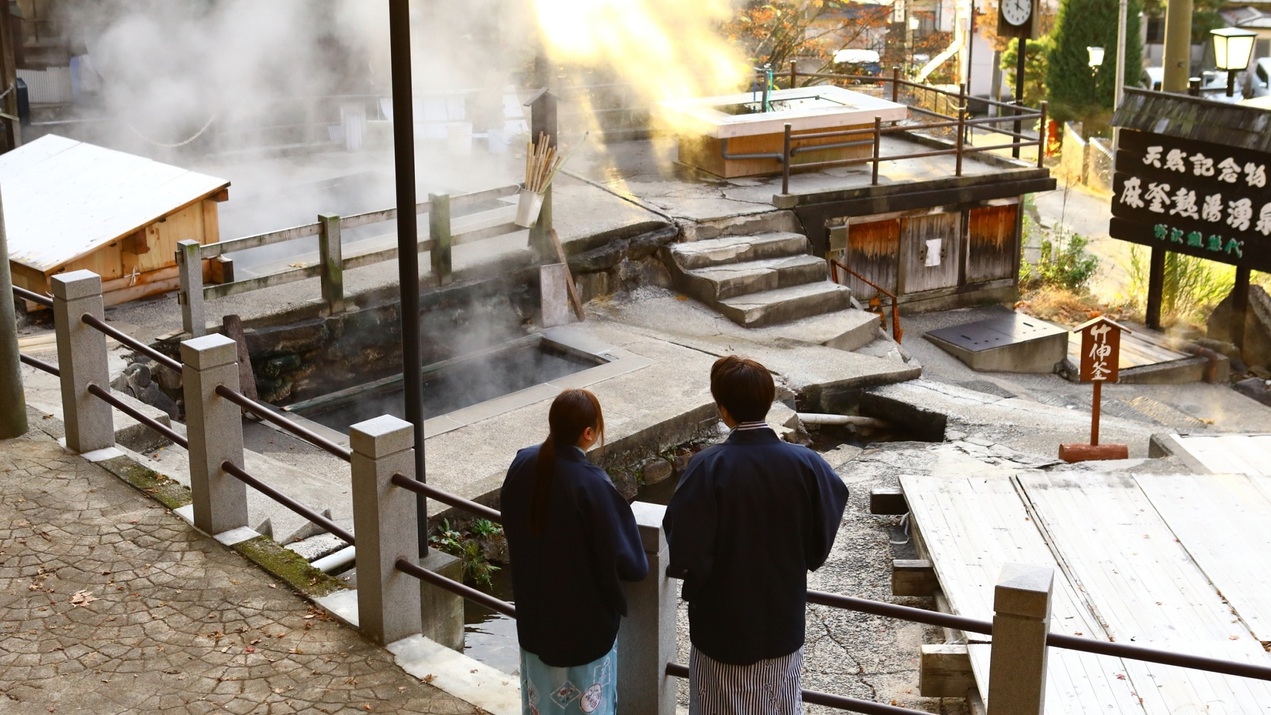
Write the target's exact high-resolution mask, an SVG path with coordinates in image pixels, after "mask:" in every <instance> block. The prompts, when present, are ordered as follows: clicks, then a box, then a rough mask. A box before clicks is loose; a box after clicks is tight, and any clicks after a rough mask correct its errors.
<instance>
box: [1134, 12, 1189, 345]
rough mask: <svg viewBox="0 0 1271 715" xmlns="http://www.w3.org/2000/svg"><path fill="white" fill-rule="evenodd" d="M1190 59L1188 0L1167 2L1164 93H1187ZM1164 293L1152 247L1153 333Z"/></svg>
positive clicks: (1157, 251)
mask: <svg viewBox="0 0 1271 715" xmlns="http://www.w3.org/2000/svg"><path fill="white" fill-rule="evenodd" d="M1191 59H1192V0H1169V2H1168V4H1167V5H1166V6H1165V58H1164V60H1163V64H1164V67H1163V69H1164V70H1165V73H1164V74H1165V76H1164V77H1163V78H1162V80H1161V90H1162V91H1164V92H1176V93H1179V94H1186V93H1187V80H1188V75H1190V74H1191ZM1164 291H1165V249H1164V248H1161V247H1158V246H1152V254H1151V256H1150V258H1149V260H1148V273H1147V310H1146V311H1145V312H1146V313H1147V315H1145V316H1144V317H1145V322H1146V323H1147V327H1149V328H1151V329H1153V330H1160V329H1161V302H1162V301H1161V297H1162V293H1164Z"/></svg>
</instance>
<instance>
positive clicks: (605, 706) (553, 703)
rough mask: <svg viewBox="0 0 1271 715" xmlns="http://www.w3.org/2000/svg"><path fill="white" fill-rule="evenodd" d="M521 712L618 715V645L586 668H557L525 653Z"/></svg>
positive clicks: (532, 713)
mask: <svg viewBox="0 0 1271 715" xmlns="http://www.w3.org/2000/svg"><path fill="white" fill-rule="evenodd" d="M521 712H522V713H524V715H559V714H560V713H570V715H575V714H576V713H587V714H588V715H614V714H615V713H617V712H618V644H617V642H615V643H614V644H613V647H612V648H610V649H609V652H608V653H606V654H604V655H603V656H601V657H599V658H597V659H596V660H593V661H591V662H590V663H586V664H584V665H576V666H573V667H570V668H557V667H555V666H551V665H548V664H546V663H544V662H543V661H541V660H539V658H538V656H537V655H534V654H533V653H531V652H529V651H527V650H525V649H524V648H522V649H521Z"/></svg>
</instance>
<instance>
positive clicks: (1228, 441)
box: [1175, 434, 1271, 488]
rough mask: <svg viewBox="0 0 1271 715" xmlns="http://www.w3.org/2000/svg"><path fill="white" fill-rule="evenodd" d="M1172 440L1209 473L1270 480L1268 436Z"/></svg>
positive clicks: (1270, 452) (1222, 435) (1241, 435)
mask: <svg viewBox="0 0 1271 715" xmlns="http://www.w3.org/2000/svg"><path fill="white" fill-rule="evenodd" d="M1175 440H1176V441H1177V442H1178V444H1179V445H1181V446H1182V447H1183V449H1185V450H1187V454H1188V455H1189V456H1191V457H1192V458H1193V459H1194V460H1195V461H1196V462H1197V463H1199V465H1200V466H1201V467H1202V468H1204V469H1208V470H1209V471H1210V472H1211V473H1214V474H1255V475H1261V476H1264V477H1271V435H1266V434H1259V435H1243V434H1213V435H1176V436H1175ZM1258 484H1259V486H1260V488H1261V484H1262V482H1261V481H1259V482H1258Z"/></svg>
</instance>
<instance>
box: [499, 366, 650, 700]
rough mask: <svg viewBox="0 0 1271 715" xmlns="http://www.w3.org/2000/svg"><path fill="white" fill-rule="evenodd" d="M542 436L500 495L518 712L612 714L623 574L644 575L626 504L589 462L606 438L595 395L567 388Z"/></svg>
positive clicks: (516, 463) (522, 454)
mask: <svg viewBox="0 0 1271 715" xmlns="http://www.w3.org/2000/svg"><path fill="white" fill-rule="evenodd" d="M547 422H548V430H549V433H548V435H547V439H546V440H544V441H543V443H542V444H541V445H537V446H534V447H526V448H525V449H522V450H521V451H519V452H517V454H516V459H514V460H513V461H512V466H511V467H509V468H508V474H507V478H506V479H505V480H504V482H503V490H502V492H501V493H500V499H501V507H502V510H503V530H504V533H505V534H507V540H508V549H509V551H510V556H511V560H512V593H513V597H514V598H515V600H516V632H517V638H518V640H519V641H520V644H521V710H522V712H523V713H527V714H529V713H533V714H534V715H549V714H554V713H591V714H593V715H608V714H611V713H615V712H617V687H618V662H617V660H618V656H617V648H616V645H615V644H616V642H617V636H618V619H619V618H620V617H622V616H625V615H626V613H627V603H626V600H625V599H624V598H623V595H622V588H621V586H620V584H619V581H639V580H641V579H643V578H644V577H645V575H646V574H647V573H648V570H649V566H648V561H647V560H646V559H645V556H644V549H643V547H642V546H641V543H640V533H639V531H638V530H637V529H636V523H635V517H634V516H633V515H632V514H631V507H630V506H629V505H628V504H627V502H626V500H625V499H623V497H622V495H621V494H619V493H618V490H617V489H615V488H614V486H613V483H612V482H611V481H610V480H609V475H607V474H605V471H604V470H603V469H601V468H600V467H597V466H596V465H594V464H592V463H591V462H590V461H588V460H587V455H586V450H587V449H588V448H590V447H591V446H592V445H593V444H595V443H596V442H600V443H601V444H603V443H604V434H605V420H604V416H603V415H602V414H601V412H600V402H599V401H598V400H597V399H596V396H595V395H593V394H592V393H590V392H588V391H587V390H566V391H564V392H562V393H561V394H560V395H559V396H557V398H556V399H555V400H554V401H553V402H552V407H551V409H550V411H549V412H548V415H547Z"/></svg>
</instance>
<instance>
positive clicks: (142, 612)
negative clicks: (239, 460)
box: [0, 415, 484, 715]
mask: <svg viewBox="0 0 1271 715" xmlns="http://www.w3.org/2000/svg"><path fill="white" fill-rule="evenodd" d="M39 421H40V419H39V416H38V415H33V417H32V427H33V428H32V430H31V432H30V433H29V434H27V435H26V436H23V437H20V438H17V439H10V440H0V712H5V713H53V712H57V713H81V712H85V713H124V712H127V713H157V712H164V713H207V712H213V711H228V712H231V713H271V714H272V713H297V712H322V713H336V712H368V711H369V712H380V713H407V712H409V713H436V714H438V715H442V714H444V715H459V714H460V713H463V714H465V715H467V714H470V713H481V712H484V711H482V710H481V709H479V708H476V707H474V706H472V705H470V704H468V703H466V702H464V701H462V700H459V699H457V698H454V697H452V696H450V695H448V694H446V693H443V692H442V691H440V690H438V689H436V688H434V687H432V686H431V685H428V684H426V683H423V682H420V681H419V680H417V679H416V678H414V677H411V676H409V675H407V674H406V673H404V672H402V670H401V669H400V668H398V667H397V666H396V665H395V664H394V662H393V656H392V655H391V654H390V653H389V652H388V651H386V650H385V649H383V648H379V647H376V646H375V645H373V644H372V643H370V642H369V641H367V640H365V639H363V638H362V637H361V636H360V635H359V634H358V633H357V632H356V631H354V630H353V629H350V628H348V627H346V626H344V625H342V624H341V623H339V622H338V621H336V620H334V619H332V618H331V617H329V616H327V615H326V613H325V612H324V611H322V610H321V609H317V608H314V607H312V606H310V605H308V604H307V603H306V602H305V601H304V600H303V599H301V598H300V597H299V596H297V595H296V594H294V593H292V592H291V591H290V590H289V588H288V587H287V586H286V584H284V583H282V582H276V581H275V580H274V579H273V578H272V577H270V576H269V575H267V574H266V573H264V572H263V571H261V570H260V569H259V568H257V567H256V566H255V565H254V564H252V563H250V562H248V561H246V560H245V559H244V558H243V557H241V556H239V555H238V554H237V553H235V552H233V551H231V550H229V549H228V548H226V547H224V546H222V545H220V544H219V543H217V542H216V541H214V540H213V539H211V538H210V537H207V536H205V535H203V534H201V533H199V532H197V531H195V530H194V529H193V528H192V527H190V526H188V525H187V524H186V522H184V521H183V520H181V519H180V518H179V517H177V516H176V515H174V514H172V513H171V512H169V511H168V510H166V509H164V508H163V507H162V506H161V505H160V504H158V503H156V502H154V501H153V500H151V499H149V498H148V497H146V496H145V495H144V494H141V493H140V492H138V491H136V490H134V489H133V488H132V487H130V486H128V485H127V484H125V483H124V482H122V481H121V480H120V479H119V478H117V477H116V476H114V475H113V474H111V473H109V472H107V471H106V470H104V469H102V468H101V467H98V466H97V465H95V464H93V463H92V462H89V461H87V460H85V459H84V458H83V457H81V456H79V455H75V454H69V453H67V452H66V451H64V450H63V449H62V448H61V447H60V446H59V445H58V444H57V442H55V441H54V439H53V438H52V437H51V436H49V435H48V434H45V433H44V432H41V431H39V430H38V429H37V428H36V425H37V424H38V423H39Z"/></svg>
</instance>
